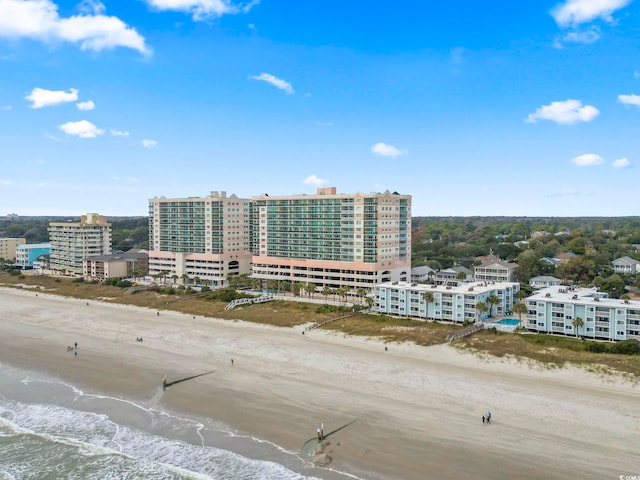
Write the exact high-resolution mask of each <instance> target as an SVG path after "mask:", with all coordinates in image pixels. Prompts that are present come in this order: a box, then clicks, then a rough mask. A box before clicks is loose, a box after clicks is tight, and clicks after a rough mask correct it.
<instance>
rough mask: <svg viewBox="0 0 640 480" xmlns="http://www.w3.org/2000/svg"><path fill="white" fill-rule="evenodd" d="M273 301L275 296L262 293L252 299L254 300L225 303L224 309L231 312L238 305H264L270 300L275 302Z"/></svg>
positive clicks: (236, 300)
mask: <svg viewBox="0 0 640 480" xmlns="http://www.w3.org/2000/svg"><path fill="white" fill-rule="evenodd" d="M275 299H276V296H275V295H274V294H273V293H263V294H262V295H260V296H259V297H254V298H237V299H235V300H232V301H231V302H229V303H227V305H226V306H225V307H224V309H225V310H233V309H234V308H236V307H237V306H238V305H247V304H249V303H264V302H270V301H271V300H275Z"/></svg>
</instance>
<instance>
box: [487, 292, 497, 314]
mask: <svg viewBox="0 0 640 480" xmlns="http://www.w3.org/2000/svg"><path fill="white" fill-rule="evenodd" d="M487 303H488V304H489V317H492V316H493V306H494V305H498V304H499V303H500V297H498V296H497V295H496V294H495V293H492V294H491V295H489V296H488V297H487Z"/></svg>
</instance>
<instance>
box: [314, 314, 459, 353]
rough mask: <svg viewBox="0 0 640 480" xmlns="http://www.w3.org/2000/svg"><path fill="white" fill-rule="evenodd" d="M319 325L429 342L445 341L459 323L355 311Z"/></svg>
mask: <svg viewBox="0 0 640 480" xmlns="http://www.w3.org/2000/svg"><path fill="white" fill-rule="evenodd" d="M321 328H323V329H326V330H334V331H338V332H342V333H345V334H347V335H359V336H364V337H375V338H378V339H380V340H382V341H384V342H387V343H391V342H413V343H415V344H417V345H422V346H429V345H437V344H441V343H445V342H446V337H447V335H449V334H450V333H452V332H455V331H456V330H460V329H461V328H463V327H462V326H460V325H456V324H448V323H439V322H425V321H421V320H411V319H409V318H396V317H389V316H385V315H355V316H352V317H347V318H342V319H337V320H336V321H333V322H331V323H328V324H326V325H323V326H322V327H321Z"/></svg>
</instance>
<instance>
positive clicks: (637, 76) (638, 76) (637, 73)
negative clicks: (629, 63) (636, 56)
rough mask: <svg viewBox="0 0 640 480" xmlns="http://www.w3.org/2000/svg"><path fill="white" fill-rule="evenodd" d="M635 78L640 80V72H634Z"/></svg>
mask: <svg viewBox="0 0 640 480" xmlns="http://www.w3.org/2000/svg"><path fill="white" fill-rule="evenodd" d="M633 78H635V79H636V80H638V79H640V72H639V71H638V70H636V71H634V72H633Z"/></svg>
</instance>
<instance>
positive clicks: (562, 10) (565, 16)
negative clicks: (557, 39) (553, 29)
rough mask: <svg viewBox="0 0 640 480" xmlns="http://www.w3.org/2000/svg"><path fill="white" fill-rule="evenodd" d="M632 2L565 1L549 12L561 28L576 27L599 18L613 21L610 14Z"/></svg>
mask: <svg viewBox="0 0 640 480" xmlns="http://www.w3.org/2000/svg"><path fill="white" fill-rule="evenodd" d="M631 1H632V0H566V2H564V3H562V4H560V5H558V6H556V7H555V8H554V9H553V10H551V16H553V18H554V19H555V21H556V23H557V24H558V25H560V26H561V27H566V26H576V25H580V24H582V23H587V22H591V21H593V20H595V19H597V18H600V19H602V20H604V21H606V22H611V21H613V18H612V17H611V14H612V13H613V12H615V11H616V10H619V9H621V8H623V7H626V6H627V5H629V3H631Z"/></svg>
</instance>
